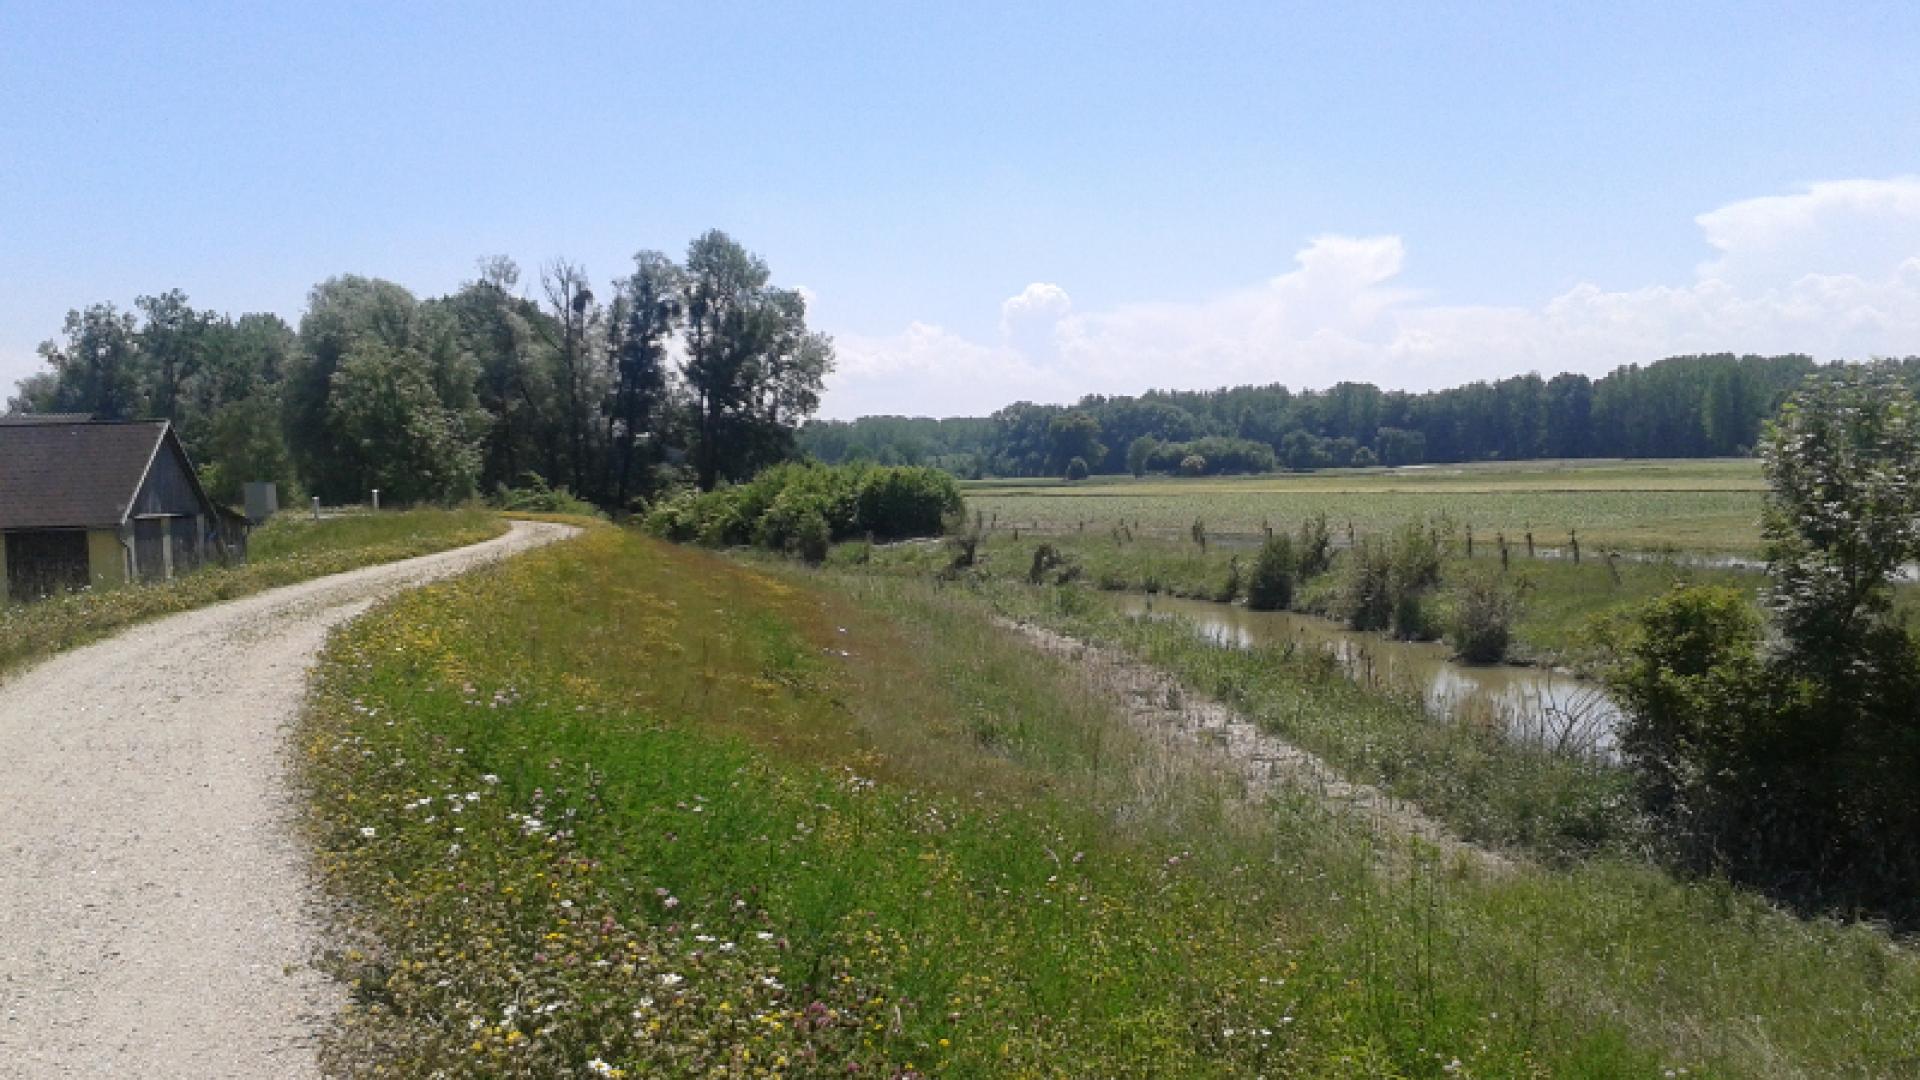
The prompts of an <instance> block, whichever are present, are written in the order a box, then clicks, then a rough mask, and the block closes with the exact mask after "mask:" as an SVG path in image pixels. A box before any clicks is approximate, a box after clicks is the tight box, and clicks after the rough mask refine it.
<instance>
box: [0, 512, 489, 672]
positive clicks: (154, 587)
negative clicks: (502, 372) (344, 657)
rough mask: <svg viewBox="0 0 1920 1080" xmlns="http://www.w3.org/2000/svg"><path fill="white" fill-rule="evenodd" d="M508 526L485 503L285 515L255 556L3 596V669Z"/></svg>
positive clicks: (252, 542) (474, 539)
mask: <svg viewBox="0 0 1920 1080" xmlns="http://www.w3.org/2000/svg"><path fill="white" fill-rule="evenodd" d="M505 530H506V525H505V524H504V523H503V522H502V521H501V520H500V519H499V518H497V517H496V516H494V515H492V514H488V513H485V512H482V511H477V510H407V511H399V512H393V513H384V514H356V515H349V516H345V517H335V518H325V519H322V520H320V521H317V522H316V521H313V520H311V519H309V518H305V517H301V516H299V515H296V514H283V515H281V516H280V517H278V518H276V519H274V520H273V521H271V522H269V523H268V524H266V525H265V526H263V527H261V528H260V529H257V530H255V531H254V533H253V535H252V537H251V538H250V539H249V542H248V561H247V562H246V563H245V564H243V565H239V566H231V567H220V566H211V567H207V568H204V569H201V570H198V571H195V572H193V573H190V574H183V575H181V576H180V577H178V578H175V579H174V580H172V581H168V582H156V583H150V584H130V585H120V586H114V587H110V588H104V589H86V590H82V591H79V592H74V593H68V594H66V595H63V596H57V597H52V598H50V599H47V600H41V601H37V602H35V603H31V604H12V605H8V604H0V674H5V673H6V672H8V671H10V670H13V669H16V668H19V667H21V666H23V665H25V664H28V663H32V662H33V661H35V660H39V659H42V658H44V657H47V656H51V655H53V654H54V653H57V652H61V651H63V650H65V649H70V648H73V647H74V646H77V645H84V644H86V643H87V642H89V641H95V640H98V639H99V638H102V637H105V636H106V635H108V634H110V633H113V632H114V631H116V630H119V629H121V628H123V627H126V626H130V625H132V624H134V623H139V622H145V621H146V620H148V619H155V618H159V617H161V616H163V615H172V614H175V613H178V612H182V611H187V610H190V609H193V608H197V607H205V606H206V605H208V604H215V603H219V602H220V601H222V600H232V599H235V598H237V597H241V596H246V595H249V594H252V593H256V592H260V591H261V590H263V589H271V588H275V587H277V586H281V585H291V584H293V583H295V582H299V581H305V580H307V579H309V578H315V577H324V576H325V575H327V574H337V573H341V572H343V571H346V570H353V569H357V568H359V567H362V566H370V565H373V564H375V563H383V562H393V561H396V560H399V559H407V558H412V557H414V556H416V555H426V554H430V553H432V552H435V551H444V550H447V549H449V548H456V547H463V546H465V545H467V544H473V543H478V542H480V541H482V540H486V539H489V538H491V537H494V536H498V535H500V534H501V533H502V532H504V531H505Z"/></svg>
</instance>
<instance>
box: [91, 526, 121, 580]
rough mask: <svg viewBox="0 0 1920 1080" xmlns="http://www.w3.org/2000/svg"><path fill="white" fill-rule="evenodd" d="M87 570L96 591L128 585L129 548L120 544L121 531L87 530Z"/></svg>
mask: <svg viewBox="0 0 1920 1080" xmlns="http://www.w3.org/2000/svg"><path fill="white" fill-rule="evenodd" d="M87 570H88V571H89V572H90V573H91V574H92V575H93V587H94V588H96V589H100V588H105V587H107V586H109V585H123V584H125V583H126V580H127V547H126V545H125V544H123V543H121V542H120V530H118V529H89V530H87Z"/></svg>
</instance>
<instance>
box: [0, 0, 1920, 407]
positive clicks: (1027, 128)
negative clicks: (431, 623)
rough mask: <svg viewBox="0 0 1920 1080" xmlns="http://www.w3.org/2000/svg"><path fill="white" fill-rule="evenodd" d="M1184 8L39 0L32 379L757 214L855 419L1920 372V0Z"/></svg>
mask: <svg viewBox="0 0 1920 1080" xmlns="http://www.w3.org/2000/svg"><path fill="white" fill-rule="evenodd" d="M1182 7H1183V6H1182V5H1169V4H1155V5H1132V4H1119V3H1094V4H1085V5H1047V4H1021V5H994V4H984V3H969V4H965V5H951V6H947V7H944V8H940V9H934V8H932V7H931V6H928V5H906V4H897V3H888V4H872V5H851V4H849V5H794V4H780V5H773V4H768V5H764V6H761V5H727V4H695V5H688V4H681V5H674V6H661V7H651V6H629V5H605V6H599V5H593V6H588V5H567V4H538V5H534V4H525V3H517V4H510V5H509V4H482V3H472V4H441V5H430V4H367V5H349V4H326V5H304V4H303V5H292V4H288V5H276V6H274V7H273V8H271V9H270V8H269V7H268V6H267V5H254V4H249V5H230V6H229V5H218V4H205V3H196V4H192V5H178V6H172V5H160V4H152V5H126V6H122V5H107V4H101V5H88V6H85V7H79V6H72V5H64V4H58V5H56V4H25V3H18V2H15V0H0V102H3V103H4V104H3V105H0V154H3V155H4V156H0V386H4V385H10V384H11V382H12V380H13V379H15V378H18V377H19V376H20V375H22V374H25V373H26V372H27V371H30V370H32V368H33V366H34V361H33V347H34V345H35V344H36V343H37V342H39V341H40V340H42V339H45V338H47V337H50V336H52V335H54V334H55V333H56V332H57V331H58V330H59V326H60V322H61V318H62V316H63V315H64V313H65V311H66V310H67V309H68V308H70V307H75V306H79V305H82V304H85V303H89V302H93V301H98V300H113V301H115V302H117V303H120V304H122V305H123V306H124V305H127V304H130V303H131V301H132V299H133V297H134V296H135V295H137V294H140V293H144V292H157V291H160V290H162V289H166V288H172V287H178V288H181V289H184V290H186V291H187V293H188V294H189V295H190V296H191V297H192V298H193V300H194V301H195V302H196V303H198V304H199V305H201V306H206V307H214V308H218V309H222V310H228V311H233V312H235V313H238V312H240V311H245V310H272V311H278V312H280V313H282V314H284V315H286V316H288V317H289V318H296V317H297V316H298V314H299V311H300V308H301V306H302V304H303V300H304V296H305V293H306V290H307V289H308V288H309V287H310V286H311V285H312V284H314V283H315V282H317V281H319V280H322V279H323V278H325V277H327V276H330V275H333V274H337V273H345V272H356V273H364V274H372V275H378V276H382V277H387V278H391V279H393V280H395V281H399V282H401V283H402V284H405V285H407V286H409V287H410V288H413V289H414V290H415V291H416V292H418V293H420V294H422V295H429V294H435V293H439V292H443V291H447V290H450V289H452V288H454V287H457V285H458V284H459V283H460V282H461V281H462V280H465V279H467V278H469V277H471V276H472V273H473V266H474V262H475V260H476V259H477V258H478V257H480V256H483V255H488V254H493V253H504V254H509V255H512V256H514V257H515V258H516V259H518V260H519V261H520V262H521V264H522V266H523V267H525V268H527V269H528V270H529V271H532V270H533V269H535V268H537V266H538V265H539V264H540V263H541V262H543V261H545V260H548V259H551V258H553V257H555V256H566V257H568V258H571V259H574V260H576V261H579V262H582V263H584V264H586V266H587V267H588V269H589V271H590V272H591V273H592V274H593V275H594V276H595V277H596V278H598V279H601V280H607V279H611V278H612V277H614V276H616V275H618V274H620V273H622V272H623V271H624V269H625V268H626V266H627V265H628V260H629V259H630V257H631V255H632V253H633V252H634V251H636V250H638V249H640V248H661V249H665V250H668V251H673V252H678V251H680V250H681V249H683V248H684V245H685V244H686V242H687V241H688V240H689V239H690V238H691V237H692V236H693V235H694V234H696V233H697V232H699V231H701V230H702V229H705V228H708V227H712V226H718V227H721V228H724V229H726V230H728V231H729V232H731V233H733V234H734V235H735V236H736V237H737V238H738V239H740V240H741V241H743V242H744V243H746V244H747V245H748V246H749V247H751V248H753V249H754V250H756V251H758V252H760V253H761V254H763V255H764V256H765V257H766V258H767V259H768V261H769V262H770V263H771V265H772V266H773V269H774V273H775V276H776V279H777V280H778V281H781V282H783V283H786V284H789V285H798V286H805V287H806V289H807V290H808V293H809V295H810V296H811V297H813V306H812V314H813V322H814V324H815V325H816V326H817V327H819V328H821V329H824V330H826V331H828V332H830V333H832V334H833V335H834V336H835V338H836V340H837V342H838V343H839V351H840V355H841V368H840V371H839V372H838V373H837V374H836V376H835V377H834V380H833V381H832V383H830V391H829V394H828V397H827V402H826V411H827V412H828V413H829V414H830V415H853V414H857V413H862V412H869V411H898V412H914V413H932V414H946V413H955V412H984V411H989V410H991V409H992V408H994V407H997V406H998V405H1000V404H1004V403H1005V402H1007V401H1010V400H1013V399H1014V398H1017V397H1031V398H1035V399H1040V400H1061V399H1070V398H1072V397H1076V396H1078V395H1079V394H1080V393H1082V392H1086V391H1102V392H1130V391H1137V390H1140V389H1144V388H1146V387H1147V386H1156V385H1157V386H1187V387H1203V386H1214V385H1220V384H1224V383H1237V382H1248V381H1262V382H1264V381H1273V380H1279V381H1285V382H1288V383H1291V384H1296V385H1325V384H1327V383H1330V382H1332V381H1335V380H1337V379H1340V378H1349V377H1352V378H1367V379H1372V380H1374V381H1377V382H1380V383H1382V384H1385V385H1393V386H1405V387H1409V388H1416V389H1417V388H1426V387H1431V386H1437V385H1446V384H1450V383H1453V382H1457V381H1460V380H1462V379H1466V378H1478V377H1493V376H1499V375H1503V374H1511V373H1515V372H1518V371H1524V370H1528V369H1539V370H1542V371H1544V372H1548V373H1551V372H1553V371H1558V370H1561V369H1573V370H1585V371H1589V372H1593V373H1598V372H1601V371H1604V370H1606V369H1608V368H1610V367H1611V366H1613V365H1614V364H1616V363H1621V362H1626V361H1629V360H1640V361H1649V360H1653V359H1656V358H1658V357H1659V356H1661V355H1665V354H1667V353H1670V352H1681V351H1695V350H1699V349H1709V348H1710V349H1716V350H1717V349H1733V350H1765V351H1775V350H1785V349H1802V350H1806V351H1812V352H1815V353H1816V354H1819V355H1823V356H1824V355H1864V354H1867V353H1874V352H1881V353H1887V352H1897V353H1908V352H1920V180H1916V179H1915V176H1916V174H1920V64H1916V63H1915V62H1914V57H1915V56H1916V55H1920V5H1915V4H1911V3H1905V4H1867V3H1857V4H1849V5H1838V4H1823V5H1804V6H1781V7H1776V6H1767V5H1756V4H1738V5H1709V4H1686V5H1673V4H1649V5H1633V4H1625V5H1589V4H1582V5H1566V6H1554V5H1544V4H1527V5H1515V6H1494V5H1412V4H1408V5H1374V6H1361V5H1316V6H1314V7H1306V6H1300V7H1291V6H1283V5H1278V4H1271V3H1265V4H1248V5H1228V4H1214V5H1193V6H1192V10H1182ZM1449 9H1451V10H1449ZM532 276H533V275H532V273H531V272H530V273H529V274H528V275H527V277H528V278H531V277H532Z"/></svg>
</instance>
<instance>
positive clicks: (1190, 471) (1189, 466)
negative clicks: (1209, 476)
mask: <svg viewBox="0 0 1920 1080" xmlns="http://www.w3.org/2000/svg"><path fill="white" fill-rule="evenodd" d="M1206 473H1207V459H1206V458H1204V457H1201V456H1200V455H1199V454H1188V455H1187V456H1186V457H1183V458H1181V459H1180V474H1181V475H1182V476H1205V475H1206Z"/></svg>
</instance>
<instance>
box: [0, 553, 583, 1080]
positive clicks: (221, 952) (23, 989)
mask: <svg viewBox="0 0 1920 1080" xmlns="http://www.w3.org/2000/svg"><path fill="white" fill-rule="evenodd" d="M573 531H574V530H573V529H571V528H569V527H567V526H563V525H548V524H535V523H528V522H515V523H513V526H512V529H511V531H510V532H508V533H507V534H506V535H505V536H502V537H500V538H498V539H495V540H491V541H488V542H486V543H483V544H476V545H474V546H472V547H467V548H461V549H459V550H457V551H449V552H442V553H440V554H437V555H428V556H425V557H423V558H418V559H410V560H407V561H405V562H400V563H393V564H389V565H386V566H376V567H369V568H367V569H363V570H356V571H353V572H351V573H346V574H339V575H336V576H333V577H328V578H320V579H317V580H314V581H309V582H305V583H303V584H299V585H293V586H289V587H287V588H283V589H276V590H274V591H272V592H266V593H261V594H259V595H257V596H252V597H248V598H245V599H242V600H236V601H232V602H230V603H225V604H220V605H218V606H215V607H210V608H204V609H201V610H199V611H192V612H187V613H185V614H182V615H176V616H173V617H171V618H167V619H163V620H160V621H158V622H153V623H148V624H145V625H143V626H140V627H136V628H134V629H133V630H130V631H127V632H125V633H122V634H120V635H118V636H116V637H113V638H110V639H108V640H106V641H102V642H99V643H97V644H94V645H89V646H87V647H85V648H82V649H77V650H74V651H72V652H68V653H64V654H62V655H60V656H57V657H54V658H53V659H52V660H49V661H47V662H46V663H43V664H41V665H39V666H38V667H35V668H32V669H29V670H28V671H26V672H25V673H24V674H21V675H19V676H17V677H15V678H13V679H12V680H10V681H7V682H3V683H0V747H3V749H0V1076H4V1077H40V1076H116V1077H143V1078H144V1077H269V1076H270V1077H302V1076H312V1075H315V1073H316V1068H315V1065H314V1049H313V1048H314V1040H315V1036H316V1034H317V1033H318V1032H319V1030H320V1029H321V1028H322V1026H323V1025H324V1024H325V1023H326V1022H327V1021H328V1020H329V1019H330V1018H331V1016H332V1013H333V1011H334V1009H335V1008H336V1007H337V1005H338V1004H339V1000H338V990H337V989H336V988H335V987H334V986H333V985H331V984H330V983H329V981H328V980H327V979H326V978H325V977H324V976H322V975H321V974H320V973H319V972H317V971H315V970H314V969H313V968H312V967H311V966H310V965H309V961H310V959H311V958H312V956H313V955H314V951H315V948H316V942H317V931H316V926H317V920H316V919H315V918H314V912H313V910H312V908H311V904H312V897H311V894H310V892H309V890H308V877H307V874H306V870H305V867H304V865H303V864H302V852H301V850H300V847H299V843H298V841H297V839H296V838H295V836H294V835H293V834H292V832H291V830H290V828H289V824H290V823H289V811H290V805H289V803H288V796H287V790H286V777H285V771H286V770H285V766H286V746H285V740H286V735H287V729H288V725H289V723H290V722H291V721H292V720H293V718H294V716H295V714H296V713H297V711H298V709H299V706H300V702H301V699H302V697H303V696H304V694H305V690H306V676H307V671H308V668H309V666H310V665H311V663H312V662H313V659H314V656H315V654H316V653H317V652H318V651H319V649H320V647H321V645H322V643H323V642H324V640H325V638H326V635H327V632H328V631H329V630H331V629H332V628H334V627H335V626H338V625H339V624H340V623H342V622H344V621H346V620H347V619H350V618H352V617H353V616H355V615H357V614H359V613H360V612H362V611H364V610H366V609H367V607H368V606H370V605H371V604H373V603H374V602H375V601H377V600H380V599H382V598H384V597H386V596H389V595H391V594H393V593H395V592H397V591H399V590H401V589H404V588H407V587H409V586H412V585H418V584H421V583H423V582H427V581H430V580H433V579H435V578H440V577H445V576H447V575H450V574H454V573H458V572H460V571H463V570H467V569H470V568H472V567H474V566H476V565H478V564H480V563H483V562H486V561H489V560H492V559H495V558H499V557H501V556H505V555H509V554H512V553H515V552H518V551H522V550H525V549H527V548H531V547H535V546H538V545H540V544H545V543H548V542H551V541H553V540H556V539H559V538H561V537H563V536H565V535H568V534H569V533H571V532H573Z"/></svg>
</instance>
